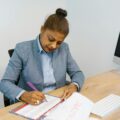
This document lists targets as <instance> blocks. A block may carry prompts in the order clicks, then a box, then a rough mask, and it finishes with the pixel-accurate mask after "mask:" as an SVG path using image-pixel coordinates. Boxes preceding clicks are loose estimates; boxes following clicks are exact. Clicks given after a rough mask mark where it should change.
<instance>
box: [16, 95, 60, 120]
mask: <svg viewBox="0 0 120 120" xmlns="http://www.w3.org/2000/svg"><path fill="white" fill-rule="evenodd" d="M45 96H46V99H47V102H46V101H45V102H43V103H41V104H40V105H30V104H29V105H26V106H24V107H23V108H21V109H19V110H17V111H14V113H15V114H18V115H21V116H24V117H26V118H29V119H33V120H35V119H38V118H40V117H43V115H44V114H45V113H46V112H47V111H49V110H50V109H51V108H53V107H54V106H55V105H56V104H58V103H59V102H61V99H60V98H57V97H54V96H50V95H45Z"/></svg>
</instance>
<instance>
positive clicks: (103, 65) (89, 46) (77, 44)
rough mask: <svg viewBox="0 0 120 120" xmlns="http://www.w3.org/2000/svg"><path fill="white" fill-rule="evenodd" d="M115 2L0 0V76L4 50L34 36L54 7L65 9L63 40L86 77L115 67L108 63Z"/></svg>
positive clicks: (119, 20) (119, 22) (118, 18)
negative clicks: (66, 31)
mask: <svg viewBox="0 0 120 120" xmlns="http://www.w3.org/2000/svg"><path fill="white" fill-rule="evenodd" d="M50 2H52V3H50ZM119 5H120V0H52V1H50V0H44V1H42V0H41V1H40V0H34V1H33V0H19V1H18V0H0V49H1V51H0V56H1V59H0V79H1V77H2V75H3V73H4V71H5V67H6V65H7V63H8V60H9V56H8V54H7V50H8V49H10V48H14V46H15V44H16V43H18V42H20V41H25V40H29V39H33V38H35V37H36V35H37V34H38V33H39V29H40V26H41V25H42V23H43V22H44V20H45V18H46V16H48V15H49V14H51V13H53V12H54V10H55V9H56V8H58V7H62V8H66V9H67V10H68V16H69V17H68V19H69V23H70V34H69V36H68V37H67V39H66V41H67V42H68V43H69V45H70V49H71V52H72V55H73V57H74V58H75V59H76V61H77V62H78V64H79V66H80V68H81V69H82V70H83V71H84V73H85V75H86V78H87V77H89V76H92V75H95V74H97V73H100V72H104V71H107V70H109V69H113V68H117V67H119V66H117V65H116V64H115V63H113V62H112V60H113V54H114V49H115V46H116V42H117V37H118V33H119V31H120V15H119V11H120V7H119ZM1 99H2V98H1V95H0V105H1V104H2V102H1V101H2V100H1Z"/></svg>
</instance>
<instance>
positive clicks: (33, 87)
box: [27, 82, 47, 102]
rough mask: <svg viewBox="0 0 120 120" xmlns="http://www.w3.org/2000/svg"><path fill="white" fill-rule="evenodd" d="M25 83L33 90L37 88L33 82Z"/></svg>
mask: <svg viewBox="0 0 120 120" xmlns="http://www.w3.org/2000/svg"><path fill="white" fill-rule="evenodd" d="M27 85H28V86H29V87H30V88H32V89H33V90H36V91H38V89H37V88H36V87H35V86H34V85H33V83H31V82H27ZM45 101H46V102H47V99H46V98H45Z"/></svg>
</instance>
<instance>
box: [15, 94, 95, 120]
mask: <svg viewBox="0 0 120 120" xmlns="http://www.w3.org/2000/svg"><path fill="white" fill-rule="evenodd" d="M46 99H47V102H43V103H41V104H40V105H36V106H35V105H26V106H24V107H23V108H21V109H17V110H13V111H14V113H15V114H19V115H21V116H24V117H26V118H29V119H32V120H80V119H81V120H89V115H90V112H91V110H92V107H93V102H92V101H90V100H89V99H88V98H86V97H85V96H83V95H81V94H80V93H77V92H75V93H73V94H72V95H71V96H70V97H69V98H68V99H67V100H65V101H64V102H61V99H60V98H57V97H54V96H49V95H46ZM59 103H60V104H59Z"/></svg>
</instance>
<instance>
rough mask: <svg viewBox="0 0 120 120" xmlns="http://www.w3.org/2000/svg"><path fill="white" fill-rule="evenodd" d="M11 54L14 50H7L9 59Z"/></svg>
mask: <svg viewBox="0 0 120 120" xmlns="http://www.w3.org/2000/svg"><path fill="white" fill-rule="evenodd" d="M13 52H14V49H9V50H8V54H9V56H10V57H11V56H12V54H13Z"/></svg>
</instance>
